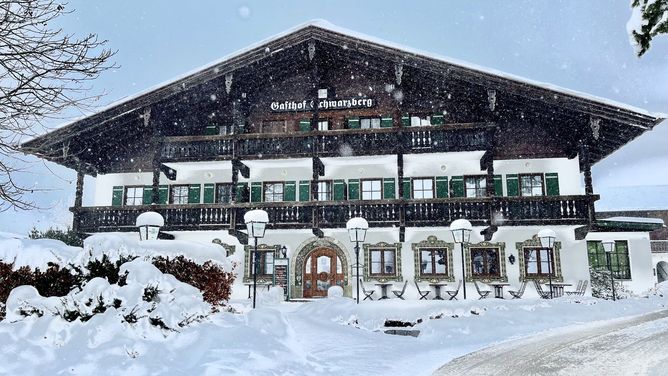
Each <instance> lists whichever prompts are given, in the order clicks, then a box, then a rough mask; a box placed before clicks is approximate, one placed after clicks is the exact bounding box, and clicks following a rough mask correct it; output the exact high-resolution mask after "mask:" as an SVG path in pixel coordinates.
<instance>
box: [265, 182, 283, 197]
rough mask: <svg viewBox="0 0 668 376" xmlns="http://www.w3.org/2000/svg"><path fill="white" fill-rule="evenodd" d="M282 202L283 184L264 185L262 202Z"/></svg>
mask: <svg viewBox="0 0 668 376" xmlns="http://www.w3.org/2000/svg"><path fill="white" fill-rule="evenodd" d="M281 201H283V183H264V202H281Z"/></svg>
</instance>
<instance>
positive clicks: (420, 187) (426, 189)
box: [412, 178, 434, 198]
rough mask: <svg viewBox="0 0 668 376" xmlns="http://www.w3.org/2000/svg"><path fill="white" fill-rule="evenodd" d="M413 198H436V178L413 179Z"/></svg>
mask: <svg viewBox="0 0 668 376" xmlns="http://www.w3.org/2000/svg"><path fill="white" fill-rule="evenodd" d="M412 197H413V198H434V179H432V178H417V179H413V195H412Z"/></svg>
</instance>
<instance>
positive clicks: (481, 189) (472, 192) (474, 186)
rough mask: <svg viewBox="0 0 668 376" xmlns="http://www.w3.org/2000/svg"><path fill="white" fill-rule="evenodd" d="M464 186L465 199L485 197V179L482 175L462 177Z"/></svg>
mask: <svg viewBox="0 0 668 376" xmlns="http://www.w3.org/2000/svg"><path fill="white" fill-rule="evenodd" d="M464 185H465V188H466V197H485V196H487V177H486V176H484V175H480V176H466V177H464Z"/></svg>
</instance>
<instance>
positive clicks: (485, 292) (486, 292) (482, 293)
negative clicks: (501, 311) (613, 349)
mask: <svg viewBox="0 0 668 376" xmlns="http://www.w3.org/2000/svg"><path fill="white" fill-rule="evenodd" d="M473 284H474V285H475V289H476V290H477V291H478V295H480V298H478V300H481V299H485V298H487V296H488V295H489V294H490V293H491V292H492V290H488V289H489V287H487V289H485V288H484V287H483V289H480V286H479V285H478V281H473Z"/></svg>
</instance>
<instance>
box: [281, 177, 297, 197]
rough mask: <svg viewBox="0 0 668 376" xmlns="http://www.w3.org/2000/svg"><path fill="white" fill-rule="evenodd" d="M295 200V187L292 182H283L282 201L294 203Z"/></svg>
mask: <svg viewBox="0 0 668 376" xmlns="http://www.w3.org/2000/svg"><path fill="white" fill-rule="evenodd" d="M296 199H297V187H296V185H295V182H294V181H286V182H285V191H284V193H283V201H295V200H296Z"/></svg>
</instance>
